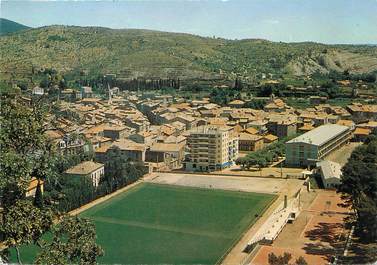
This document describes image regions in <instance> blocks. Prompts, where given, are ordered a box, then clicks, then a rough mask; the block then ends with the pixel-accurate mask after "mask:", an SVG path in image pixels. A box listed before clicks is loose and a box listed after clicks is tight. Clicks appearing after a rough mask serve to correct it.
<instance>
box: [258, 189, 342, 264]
mask: <svg viewBox="0 0 377 265" xmlns="http://www.w3.org/2000/svg"><path fill="white" fill-rule="evenodd" d="M313 194H314V195H317V196H315V198H313ZM302 198H303V210H302V212H301V214H300V215H299V216H298V218H297V219H296V220H295V221H294V222H293V223H292V224H287V225H286V226H285V228H284V229H283V231H282V232H281V234H280V235H279V236H278V238H277V239H276V240H275V242H274V243H273V244H272V246H268V247H267V246H263V247H262V248H261V249H260V250H259V251H258V253H257V254H256V256H255V257H254V259H253V261H252V264H258V265H261V264H268V254H269V253H270V252H274V253H276V254H282V253H284V252H289V253H292V255H293V256H294V257H296V258H297V255H298V256H303V257H304V258H305V259H306V260H307V262H308V264H318V265H320V264H328V263H329V262H330V261H331V260H332V259H333V257H334V256H338V255H341V254H342V251H343V248H344V246H345V239H346V234H347V233H348V230H347V229H345V226H344V218H345V217H347V216H348V213H349V209H347V208H343V207H341V205H340V204H341V203H342V200H341V198H340V195H339V194H337V193H336V192H335V191H325V190H317V191H316V192H311V193H306V194H305V193H302Z"/></svg>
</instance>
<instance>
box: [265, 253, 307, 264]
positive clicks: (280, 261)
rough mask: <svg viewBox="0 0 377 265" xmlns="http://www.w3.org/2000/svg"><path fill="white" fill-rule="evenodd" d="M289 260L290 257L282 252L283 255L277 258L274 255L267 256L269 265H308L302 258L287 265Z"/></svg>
mask: <svg viewBox="0 0 377 265" xmlns="http://www.w3.org/2000/svg"><path fill="white" fill-rule="evenodd" d="M291 259H292V255H291V254H290V253H288V252H284V253H283V255H280V256H277V255H275V254H274V253H270V254H268V264H269V265H308V263H307V262H306V260H305V259H304V258H303V257H302V256H300V257H299V258H298V259H296V261H295V263H289V261H290V260H291Z"/></svg>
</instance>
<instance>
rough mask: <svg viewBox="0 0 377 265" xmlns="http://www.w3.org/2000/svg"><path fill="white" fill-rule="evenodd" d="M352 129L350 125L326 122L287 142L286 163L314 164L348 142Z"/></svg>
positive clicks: (297, 164) (292, 164) (293, 164)
mask: <svg viewBox="0 0 377 265" xmlns="http://www.w3.org/2000/svg"><path fill="white" fill-rule="evenodd" d="M351 137H352V131H351V130H350V128H349V127H348V126H342V125H338V124H326V125H322V126H319V127H317V128H315V129H313V130H311V131H309V132H307V133H304V134H302V135H300V136H298V137H296V138H294V139H292V140H290V141H288V142H287V143H286V145H285V146H286V160H285V161H286V164H287V165H291V166H313V165H315V164H316V162H318V161H320V160H322V159H323V158H324V157H326V156H327V155H329V154H330V153H331V152H333V151H335V150H336V149H338V148H340V147H341V146H343V145H344V144H346V143H348V142H349V140H350V139H351Z"/></svg>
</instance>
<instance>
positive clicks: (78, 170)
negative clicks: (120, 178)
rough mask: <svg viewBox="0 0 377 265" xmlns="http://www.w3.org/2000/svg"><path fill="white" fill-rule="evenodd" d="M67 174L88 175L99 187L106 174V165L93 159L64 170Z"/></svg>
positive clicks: (75, 175) (74, 175) (94, 184)
mask: <svg viewBox="0 0 377 265" xmlns="http://www.w3.org/2000/svg"><path fill="white" fill-rule="evenodd" d="M64 173H65V174H66V175H67V176H72V177H86V178H90V179H91V180H92V183H93V186H94V187H98V185H99V182H100V179H101V178H103V176H104V174H105V165H104V164H101V163H97V162H93V161H85V162H82V163H80V164H78V165H76V166H74V167H71V168H69V169H68V170H66V171H65V172H64Z"/></svg>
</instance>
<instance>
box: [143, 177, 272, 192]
mask: <svg viewBox="0 0 377 265" xmlns="http://www.w3.org/2000/svg"><path fill="white" fill-rule="evenodd" d="M145 183H150V184H153V185H160V186H173V187H176V188H187V189H201V190H206V191H207V190H215V191H224V192H234V193H240V195H242V194H248V193H254V194H259V195H273V196H279V194H278V193H273V192H262V191H246V190H238V189H225V188H219V187H204V186H194V185H182V184H176V183H162V182H154V181H153V180H146V181H145Z"/></svg>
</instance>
